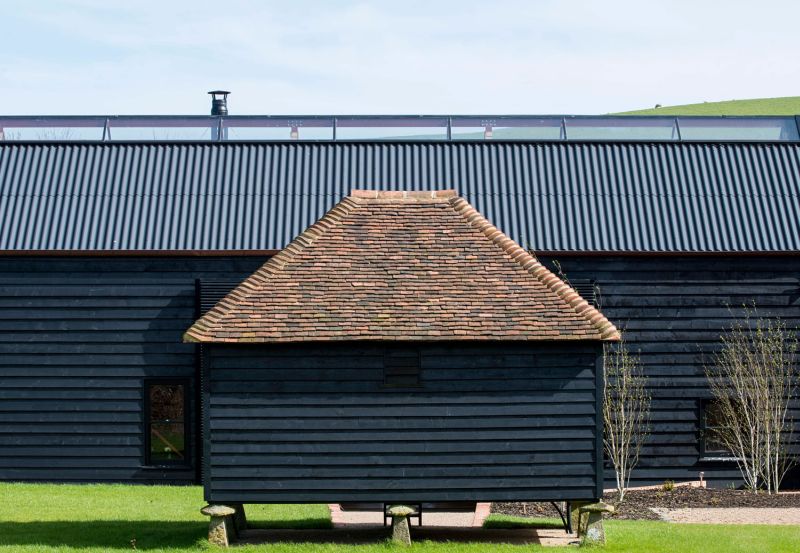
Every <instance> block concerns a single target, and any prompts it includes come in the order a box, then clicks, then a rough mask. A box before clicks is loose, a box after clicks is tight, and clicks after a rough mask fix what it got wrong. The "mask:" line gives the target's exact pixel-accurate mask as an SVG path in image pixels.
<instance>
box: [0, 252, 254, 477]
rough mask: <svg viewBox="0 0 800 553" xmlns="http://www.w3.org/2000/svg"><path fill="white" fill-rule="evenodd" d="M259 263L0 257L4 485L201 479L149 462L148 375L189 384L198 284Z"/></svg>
mask: <svg viewBox="0 0 800 553" xmlns="http://www.w3.org/2000/svg"><path fill="white" fill-rule="evenodd" d="M262 262H263V259H260V258H259V259H251V258H241V257H239V258H210V257H196V258H178V259H176V258H166V257H162V258H121V257H109V258H76V257H46V258H43V257H15V258H8V257H6V258H0V479H3V480H26V481H35V480H47V481H122V482H131V481H142V482H191V481H194V480H195V479H196V467H195V466H191V467H189V468H188V469H181V470H162V469H148V468H143V466H142V465H143V462H144V444H145V440H144V416H143V392H144V379H146V378H152V377H186V378H189V379H194V378H195V366H196V365H195V362H196V355H195V346H193V345H191V344H183V343H181V335H182V333H183V332H184V330H186V328H188V327H189V326H190V325H191V324H192V322H193V321H194V319H195V316H196V300H195V293H196V292H195V282H196V279H204V280H205V279H234V278H244V277H245V276H247V275H249V274H250V273H251V272H252V271H253V270H255V268H257V267H258V266H259V264H260V263H262ZM189 416H190V419H191V420H190V423H191V424H192V425H193V424H194V422H195V418H194V413H193V410H191V409H190V413H189ZM189 441H190V444H191V442H196V441H197V440H196V437H195V436H191V437H190V440H189Z"/></svg>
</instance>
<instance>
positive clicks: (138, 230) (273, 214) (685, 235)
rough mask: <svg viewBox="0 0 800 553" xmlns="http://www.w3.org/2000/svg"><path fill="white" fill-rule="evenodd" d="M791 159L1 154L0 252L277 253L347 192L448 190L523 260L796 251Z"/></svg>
mask: <svg viewBox="0 0 800 553" xmlns="http://www.w3.org/2000/svg"><path fill="white" fill-rule="evenodd" d="M799 181H800V146H799V145H797V144H777V143H770V144H764V143H758V144H757V143H750V144H748V143H744V144H743V143H737V144H733V143H691V144H690V143H679V144H676V143H597V142H596V143H588V142H587V143H577V142H571V143H507V142H506V143H503V142H495V143H428V142H419V143H409V142H404V143H397V142H380V143H378V142H371V143H365V142H360V143H359V142H350V143H347V142H342V143H296V144H295V143H290V144H287V143H228V144H197V143H183V144H181V143H141V144H134V143H115V144H96V143H88V144H76V143H69V144H64V143H42V144H3V145H2V146H0V249H2V250H278V249H281V248H283V247H284V246H285V245H286V244H288V243H289V241H290V240H291V239H292V238H293V237H294V236H296V235H297V234H299V233H300V232H301V231H302V230H303V229H305V228H306V227H308V226H309V225H310V224H312V223H313V222H314V221H315V220H316V219H318V218H319V217H320V216H321V215H322V214H323V213H325V212H326V211H327V210H329V209H330V208H331V207H333V205H334V204H336V203H337V202H338V201H340V200H341V199H342V198H343V197H345V196H346V195H347V194H348V193H349V192H350V190H351V189H353V188H361V189H384V190H435V189H444V188H453V189H456V190H458V191H459V193H460V194H461V195H462V196H463V197H465V199H467V201H469V202H470V203H471V204H472V205H473V206H474V207H475V208H476V209H477V210H478V211H480V212H481V213H482V214H484V215H485V216H486V217H487V218H488V219H489V220H491V221H492V222H493V223H494V224H495V225H497V227H498V228H500V229H501V230H502V231H504V232H505V233H506V234H508V235H509V236H510V237H511V238H512V239H514V240H515V241H516V242H518V243H519V244H520V245H522V246H523V247H529V248H533V249H534V250H536V251H539V252H548V251H550V252H553V251H607V252H609V251H618V252H624V251H636V252H649V251H675V252H726V251H741V252H748V251H753V252H769V251H796V250H800V217H798V213H800V192H798V190H800V186H799V184H800V182H799Z"/></svg>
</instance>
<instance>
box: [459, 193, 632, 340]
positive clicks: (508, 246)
mask: <svg viewBox="0 0 800 553" xmlns="http://www.w3.org/2000/svg"><path fill="white" fill-rule="evenodd" d="M449 203H450V205H451V206H452V207H453V209H454V210H455V211H456V212H457V213H458V214H459V215H461V216H462V217H464V219H466V220H467V222H468V223H469V224H470V225H472V226H473V227H474V228H476V229H477V230H479V231H480V232H482V233H483V234H484V235H485V236H486V238H488V239H489V240H490V241H491V242H492V243H493V244H494V245H495V246H497V247H498V248H499V249H500V250H501V251H503V252H504V253H505V254H507V255H508V256H510V257H511V259H512V260H513V261H515V262H517V263H519V264H520V265H521V266H522V268H523V269H525V270H526V271H527V272H528V273H530V274H531V275H533V276H534V277H536V279H537V280H539V282H541V283H542V284H544V285H545V286H546V287H547V288H548V289H549V290H550V291H552V292H553V293H555V294H556V295H557V296H558V297H559V298H561V299H562V300H563V301H564V302H565V303H566V304H567V305H569V306H570V307H571V308H572V309H573V310H574V311H575V313H576V314H577V315H579V316H581V317H583V318H584V319H585V320H586V321H587V322H589V324H590V325H591V326H592V327H593V328H594V329H595V330H596V331H597V333H598V334H599V336H600V339H601V340H608V341H617V340H619V339H620V333H619V331H618V330H617V328H616V327H615V326H614V324H613V323H612V322H611V321H609V320H608V319H607V318H606V317H605V315H603V314H602V313H601V312H600V311H599V310H598V309H596V308H595V307H593V306H592V305H590V304H589V302H587V301H586V300H585V299H583V298H582V297H581V295H580V294H578V292H576V291H575V289H574V288H572V287H571V286H570V285H569V284H567V283H566V282H564V281H563V280H561V279H560V278H558V277H557V276H556V275H555V274H553V272H552V271H550V270H549V269H548V268H547V267H545V266H544V265H542V263H541V262H539V260H538V259H537V258H536V257H535V256H534V255H533V254H531V253H530V252H528V251H527V250H525V249H524V248H523V247H522V246H520V245H519V244H517V243H516V242H514V240H512V239H511V238H509V237H508V236H506V235H505V234H504V233H503V232H502V231H500V230H499V229H498V228H497V227H495V226H494V225H493V224H492V223H491V222H489V220H488V219H486V218H485V217H484V216H483V215H481V214H480V212H479V211H478V210H477V209H475V208H474V207H472V205H471V204H470V203H469V202H468V201H467V200H465V199H464V198H462V197H460V196H457V197H455V198H453V199H451V200H450V202H449Z"/></svg>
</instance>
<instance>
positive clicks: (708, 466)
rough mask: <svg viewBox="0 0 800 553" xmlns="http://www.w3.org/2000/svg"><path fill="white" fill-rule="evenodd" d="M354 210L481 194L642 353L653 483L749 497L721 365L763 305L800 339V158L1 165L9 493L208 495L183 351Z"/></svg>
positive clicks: (742, 145) (89, 154) (436, 145)
mask: <svg viewBox="0 0 800 553" xmlns="http://www.w3.org/2000/svg"><path fill="white" fill-rule="evenodd" d="M354 188H359V189H375V190H377V189H384V190H385V189H390V190H403V189H407V190H439V189H442V188H454V189H457V190H458V191H459V193H460V194H461V195H462V196H463V197H464V198H466V199H467V200H468V201H469V202H470V203H471V204H472V205H473V206H475V208H476V209H477V210H478V211H480V212H481V213H482V214H484V215H485V216H486V217H487V218H488V219H489V220H491V221H492V222H493V223H494V224H495V225H496V226H497V227H498V228H499V229H501V230H502V231H503V232H505V233H506V234H508V235H509V236H510V237H511V238H512V239H514V240H515V241H516V242H517V243H519V244H520V245H521V246H523V247H524V248H528V249H531V250H533V251H535V252H536V254H537V257H538V258H539V259H540V260H541V261H542V262H543V263H544V264H545V265H546V266H547V267H548V268H549V269H550V270H552V271H553V272H554V273H556V274H560V275H562V276H565V277H566V278H567V279H568V281H569V283H570V284H571V285H572V286H573V287H574V288H575V289H577V290H578V291H579V292H580V293H581V294H582V295H583V296H584V297H586V298H587V299H590V300H592V299H593V300H594V302H595V303H596V304H598V305H599V306H600V308H601V309H602V312H603V314H604V315H606V316H607V317H608V318H609V319H610V320H611V321H612V322H613V323H614V324H615V325H616V326H617V327H618V328H620V329H624V331H625V332H626V335H627V339H628V341H629V343H630V344H631V346H632V347H633V348H634V349H636V350H640V352H641V356H642V361H643V363H644V366H645V370H646V371H647V374H648V376H649V378H650V382H651V391H652V394H653V397H654V421H655V426H654V432H653V435H652V436H651V438H650V441H649V443H648V445H647V447H646V449H645V451H644V457H643V459H642V462H641V466H640V468H639V469H638V470H637V471H636V472H635V473H634V479H635V480H636V482H638V483H658V482H661V481H663V480H664V479H668V478H669V479H673V480H676V481H677V480H685V479H696V478H697V477H698V473H700V472H704V473H705V477H706V479H707V480H708V481H709V482H710V483H711V484H712V485H719V486H722V485H727V484H728V483H729V482H736V481H738V473H737V470H736V466H735V464H734V463H733V462H732V461H731V460H730V459H729V458H726V456H725V454H724V452H718V451H713V450H710V449H707V448H706V447H705V442H704V432H703V430H704V424H705V417H704V411H705V410H706V409H707V407H708V400H709V394H708V391H707V389H706V386H705V378H704V363H706V362H707V361H708V360H709V355H710V353H711V352H713V350H714V348H715V347H717V343H718V338H719V334H720V332H721V330H722V329H724V328H725V327H726V326H727V325H728V324H730V322H731V320H732V317H735V316H736V315H737V313H738V312H739V310H740V306H742V305H743V304H749V303H755V304H756V305H757V306H758V308H759V310H760V312H761V313H762V314H764V315H766V316H780V317H781V318H783V319H784V320H785V321H787V322H788V323H789V324H791V325H797V324H800V280H799V276H800V257H799V256H798V252H800V217H798V214H800V193H799V192H798V191H799V190H800V144H798V143H797V142H796V141H794V140H777V139H775V140H759V141H750V142H741V141H740V142H731V141H726V140H721V139H720V140H714V141H708V140H706V141H699V142H689V141H667V140H663V141H659V140H646V141H625V140H620V141H601V140H595V141H592V140H580V141H576V140H565V141H563V140H562V141H551V140H542V141H533V140H525V141H504V140H495V141H482V140H480V141H479V140H464V141H455V140H454V141H427V140H417V141H400V140H396V141H366V142H354V141H349V142H348V141H320V142H302V141H296V142H286V141H284V142H218V143H209V142H202V143H200V142H177V141H172V142H155V141H148V142H136V143H125V142H105V143H101V142H83V143H82V142H76V141H71V142H70V141H66V142H30V143H26V142H16V143H15V142H11V141H6V142H0V251H1V252H2V257H0V398H2V401H0V478H2V479H4V480H25V481H82V482H85V481H93V482H96V481H115V482H174V483H191V482H199V481H200V465H201V449H202V448H201V447H199V446H200V445H201V434H200V430H199V429H200V419H201V416H200V415H201V401H200V398H201V389H200V377H199V374H200V370H201V366H200V365H201V363H200V359H201V356H200V354H199V352H200V346H198V345H195V344H186V343H182V334H183V332H184V331H185V330H186V329H187V328H188V327H189V326H190V325H192V323H193V322H194V321H195V320H196V319H197V317H198V316H200V315H202V314H203V313H204V312H205V311H206V310H207V309H209V308H211V307H212V306H213V305H214V304H215V303H216V302H217V301H218V300H219V299H220V298H222V297H223V296H224V295H225V294H226V293H227V292H229V291H230V290H231V289H233V288H234V287H235V286H236V285H238V284H239V283H240V282H242V280H244V279H245V278H246V277H248V276H249V275H251V274H252V273H253V272H254V271H256V270H258V269H259V268H260V267H261V266H262V265H263V264H264V262H265V260H267V259H268V258H269V257H270V256H272V255H274V254H276V253H277V252H278V251H280V250H281V249H282V248H283V247H285V246H286V245H287V244H288V243H289V241H290V240H291V239H292V238H293V237H294V236H296V235H297V234H299V233H300V232H301V231H302V230H303V229H305V228H307V227H308V226H309V225H310V224H312V223H313V222H314V221H315V220H316V219H318V218H319V217H320V216H322V215H323V214H324V213H325V212H326V211H327V210H329V209H330V208H331V207H333V206H334V205H335V204H336V203H337V202H338V201H340V200H341V199H342V198H344V197H345V196H347V194H349V192H350V190H351V189H354ZM203 347H205V346H203ZM276 347H277V346H276ZM281 347H289V346H281ZM442 347H444V346H442ZM497 347H498V348H501V349H503V348H510V347H511V346H509V345H504V344H499V345H498V346H497ZM514 347H517V346H514ZM509 351H511V350H509ZM369 357H370V356H368V355H365V359H368V358H369ZM373 357H374V356H373ZM365 362H366V361H365ZM442 370H445V369H444V368H443V369H442ZM796 435H800V434H796ZM165 440H166V442H168V443H165ZM796 447H797V446H796Z"/></svg>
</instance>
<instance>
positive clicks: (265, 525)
mask: <svg viewBox="0 0 800 553" xmlns="http://www.w3.org/2000/svg"><path fill="white" fill-rule="evenodd" d="M247 527H248V528H253V529H259V530H276V529H292V530H329V529H331V528H333V523H332V522H331V519H329V518H327V517H318V518H303V519H298V520H258V519H256V520H253V519H249V520H248V521H247Z"/></svg>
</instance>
